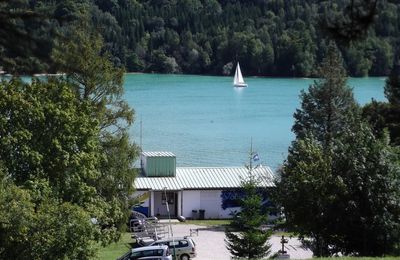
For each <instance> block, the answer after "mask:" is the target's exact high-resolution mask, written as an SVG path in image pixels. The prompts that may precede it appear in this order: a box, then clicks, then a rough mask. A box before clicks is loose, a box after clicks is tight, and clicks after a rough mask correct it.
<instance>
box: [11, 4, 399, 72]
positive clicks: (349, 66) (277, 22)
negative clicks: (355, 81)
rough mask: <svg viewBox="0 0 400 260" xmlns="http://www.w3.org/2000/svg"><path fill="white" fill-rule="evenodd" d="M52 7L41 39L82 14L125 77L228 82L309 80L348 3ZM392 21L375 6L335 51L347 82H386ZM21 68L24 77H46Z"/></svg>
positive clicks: (390, 13) (395, 24)
mask: <svg viewBox="0 0 400 260" xmlns="http://www.w3.org/2000/svg"><path fill="white" fill-rule="evenodd" d="M31 2H36V1H31ZM43 2H47V1H43ZM55 2H58V4H57V6H56V7H55V8H54V10H53V11H52V12H53V13H54V14H55V17H56V21H57V22H52V23H51V26H49V25H47V26H48V28H49V29H48V30H47V32H46V33H45V34H44V35H45V36H46V35H47V36H48V35H49V32H50V31H52V30H53V31H54V30H55V31H58V32H63V24H64V23H65V21H66V20H67V21H68V20H73V19H77V18H79V16H80V14H81V13H82V9H88V10H89V14H90V16H91V17H90V18H89V23H91V24H92V26H93V27H94V28H96V30H98V31H99V32H100V33H101V35H102V37H103V39H104V41H105V50H107V51H109V52H110V53H111V55H112V57H113V62H114V64H115V65H117V66H121V67H125V69H126V71H129V72H161V73H191V74H215V75H228V74H231V73H232V70H233V67H234V64H235V63H236V61H240V63H241V64H242V70H243V72H244V74H245V75H263V76H288V77H307V76H315V75H316V72H315V71H314V68H315V67H316V64H318V63H320V62H321V60H322V57H324V55H325V53H326V51H327V46H328V43H329V39H330V38H329V35H328V34H327V33H326V31H325V30H324V28H323V26H321V24H323V23H325V22H327V21H328V22H329V21H340V19H343V10H344V9H345V8H346V5H347V4H348V2H349V1H315V0H247V1H245V0H219V1H218V0H137V1H135V0H112V1H111V0H92V1H91V0H87V1H86V2H84V1H82V2H79V3H78V2H77V1H55ZM48 3H49V4H50V3H54V1H48ZM36 5H38V4H37V3H36ZM356 11H357V12H362V11H363V10H356ZM399 14H400V2H398V1H396V0H382V1H378V5H377V7H376V9H375V15H374V23H373V24H372V26H370V27H369V29H368V31H367V35H366V39H363V41H351V42H348V43H346V45H345V46H341V47H340V49H341V52H342V56H343V58H344V62H345V67H346V70H347V71H348V72H349V74H350V75H351V76H367V75H370V76H377V75H379V76H381V75H388V74H389V71H390V67H391V65H392V61H393V56H394V53H395V52H396V46H397V45H398V39H399V34H400V16H399ZM29 26H31V27H32V26H35V25H34V24H33V25H32V24H30V25H29ZM38 28H40V30H42V31H43V30H44V29H43V28H46V27H43V25H41V26H40V27H38ZM50 28H51V30H50ZM54 28H55V29H54ZM34 31H35V32H37V31H38V30H34ZM42 35H43V33H42ZM53 45H54V43H51V44H50V45H43V46H45V48H43V49H41V50H40V52H41V53H42V54H43V55H46V53H47V54H48V56H50V55H51V54H49V53H51V50H52V46H53ZM5 55H8V56H10V55H11V57H12V55H13V53H11V54H10V53H7V54H5ZM13 58H15V57H13ZM27 66H28V68H27V69H26V70H28V71H31V70H42V71H46V70H47V71H49V70H54V66H48V67H46V66H38V65H37V64H36V65H34V63H32V64H28V65H27ZM29 66H30V67H29ZM5 67H7V66H5ZM32 67H34V69H33V68H32ZM36 72H38V71H36Z"/></svg>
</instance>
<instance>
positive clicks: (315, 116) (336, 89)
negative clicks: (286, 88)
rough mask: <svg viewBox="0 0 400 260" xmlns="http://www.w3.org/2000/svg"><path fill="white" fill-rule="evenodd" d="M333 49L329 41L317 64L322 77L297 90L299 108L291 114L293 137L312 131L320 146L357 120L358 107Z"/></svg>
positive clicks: (309, 134) (335, 50)
mask: <svg viewBox="0 0 400 260" xmlns="http://www.w3.org/2000/svg"><path fill="white" fill-rule="evenodd" d="M337 52H338V50H337V49H336V48H335V47H334V46H333V45H330V46H329V47H328V53H327V57H326V59H325V60H324V62H323V63H322V65H321V66H320V68H319V75H321V76H322V78H321V79H319V80H317V81H315V82H314V84H313V85H311V86H310V87H309V89H308V92H305V91H302V92H301V95H300V98H301V100H302V103H301V108H300V109H297V110H296V112H295V114H294V118H295V123H294V125H293V132H294V133H295V134H296V137H297V138H300V139H301V138H304V137H306V136H311V135H312V136H313V137H315V138H316V139H317V140H318V141H320V142H322V143H323V144H324V146H329V145H330V144H329V143H330V141H331V140H332V139H333V138H335V137H336V136H338V135H340V134H341V132H342V131H343V130H346V129H347V128H350V127H352V124H353V123H354V122H355V121H357V120H356V113H355V112H356V111H357V109H358V107H357V105H356V103H355V100H354V97H353V93H352V91H351V89H350V88H349V87H348V86H347V85H346V72H345V70H344V69H343V66H342V60H341V58H340V56H338V54H337Z"/></svg>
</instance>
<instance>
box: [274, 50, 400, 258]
mask: <svg viewBox="0 0 400 260" xmlns="http://www.w3.org/2000/svg"><path fill="white" fill-rule="evenodd" d="M328 55H329V54H328ZM331 55H332V53H331ZM326 60H327V61H325V62H324V63H323V65H322V68H323V69H321V70H320V71H321V72H322V73H323V74H321V77H322V78H323V82H324V84H318V85H313V86H310V89H309V93H305V92H303V93H302V94H301V97H302V109H301V110H297V111H296V113H295V124H294V127H293V131H294V132H295V134H296V140H295V141H294V142H293V143H292V146H291V147H290V148H289V154H288V158H287V160H286V161H285V162H284V164H283V166H282V168H281V170H280V178H279V179H278V180H277V183H276V185H277V200H278V202H279V203H280V205H282V206H283V207H284V212H285V216H286V221H287V226H288V227H289V228H290V229H291V230H293V231H295V232H297V233H298V234H299V235H300V237H302V238H303V240H304V241H305V242H307V243H308V245H309V246H310V248H311V249H312V250H313V252H314V255H315V256H332V255H335V254H337V253H342V254H345V255H347V254H356V255H361V256H381V255H384V254H390V253H392V254H395V250H396V247H398V245H399V242H400V236H399V232H398V231H397V230H398V226H399V225H400V219H399V215H398V214H399V210H400V197H399V195H398V194H399V192H400V188H399V187H400V186H399V185H398V183H399V181H400V169H399V167H398V165H397V163H396V161H397V159H396V158H397V155H396V153H395V152H394V151H393V149H392V148H391V147H390V146H389V144H388V139H387V136H385V135H384V136H382V137H381V138H380V139H377V138H376V137H375V136H374V135H373V133H372V131H371V129H370V127H369V126H368V125H367V124H366V123H365V122H363V121H362V120H361V119H360V109H359V108H358V106H357V105H356V104H355V102H354V99H352V94H351V91H350V89H349V88H346V87H345V79H344V77H343V75H344V74H343V73H342V71H343V70H342V68H341V65H340V63H332V60H335V59H332V56H328V57H327V58H326ZM336 60H337V59H336ZM327 64H330V66H331V68H329V66H327ZM356 119H358V120H356Z"/></svg>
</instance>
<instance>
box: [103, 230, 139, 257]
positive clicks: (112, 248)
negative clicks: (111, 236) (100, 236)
mask: <svg viewBox="0 0 400 260" xmlns="http://www.w3.org/2000/svg"><path fill="white" fill-rule="evenodd" d="M132 242H133V239H132V238H131V233H128V232H127V233H123V234H122V236H121V239H120V240H119V241H118V242H117V243H112V244H111V245H108V246H106V247H102V248H100V250H99V252H98V254H97V259H99V260H114V259H117V258H118V257H120V256H122V255H123V254H125V253H126V252H128V251H129V249H130V248H131V244H130V243H132Z"/></svg>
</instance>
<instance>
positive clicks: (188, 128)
mask: <svg viewBox="0 0 400 260" xmlns="http://www.w3.org/2000/svg"><path fill="white" fill-rule="evenodd" d="M313 81H314V80H313V79H303V78H256V77H253V78H251V77H250V78H246V82H247V83H248V85H249V87H248V88H243V89H238V88H234V87H233V86H232V78H231V77H218V76H195V75H162V74H126V75H125V84H124V88H125V94H124V99H125V100H126V101H127V102H128V103H129V105H130V106H131V107H132V108H134V109H135V112H136V120H135V123H134V125H133V126H132V127H131V129H130V134H131V138H132V139H133V141H135V142H136V143H137V144H140V121H142V148H143V150H144V151H170V152H173V153H174V154H176V160H177V166H186V167H188V166H193V167H197V166H210V167H213V166H241V165H244V164H245V163H247V162H248V156H249V150H250V146H251V143H252V146H253V150H254V151H256V152H257V153H258V155H259V157H260V161H259V162H261V164H263V165H268V166H270V167H272V168H273V169H277V168H278V167H279V165H281V164H282V162H283V161H284V160H285V158H286V155H287V150H288V147H289V145H290V143H291V141H292V140H293V139H294V135H293V133H292V132H291V127H292V125H293V113H294V112H295V110H296V108H298V107H299V105H300V100H299V94H300V91H301V90H302V89H307V88H308V86H309V85H310V84H312V83H313ZM348 84H349V86H351V87H352V88H353V90H354V95H355V98H356V100H357V101H358V102H359V103H360V104H365V103H367V102H369V101H370V100H371V98H374V99H376V100H379V101H382V100H385V97H384V93H383V87H384V85H385V78H351V79H349V80H348Z"/></svg>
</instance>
